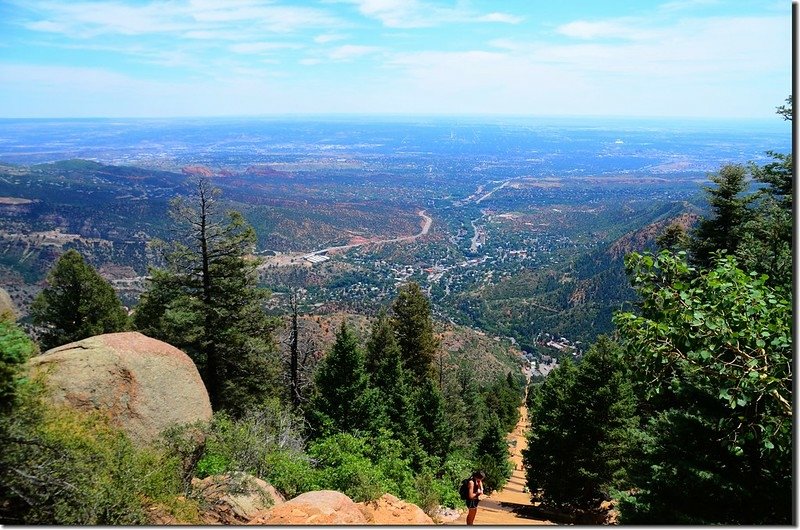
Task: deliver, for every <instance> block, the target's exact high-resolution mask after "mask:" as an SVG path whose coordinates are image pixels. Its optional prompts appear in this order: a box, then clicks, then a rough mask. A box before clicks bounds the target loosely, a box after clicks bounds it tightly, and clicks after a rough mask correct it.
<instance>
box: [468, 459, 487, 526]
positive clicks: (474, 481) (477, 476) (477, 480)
mask: <svg viewBox="0 0 800 530" xmlns="http://www.w3.org/2000/svg"><path fill="white" fill-rule="evenodd" d="M484 478H486V473H484V472H483V471H475V472H474V473H473V474H472V477H471V478H470V479H469V482H467V499H466V501H467V508H468V509H469V511H468V512H467V524H472V523H473V521H475V514H477V513H478V502H480V497H481V495H483V479H484Z"/></svg>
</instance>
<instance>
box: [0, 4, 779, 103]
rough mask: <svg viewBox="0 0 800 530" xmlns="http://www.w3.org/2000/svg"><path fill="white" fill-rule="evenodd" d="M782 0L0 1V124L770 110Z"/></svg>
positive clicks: (775, 89) (776, 73) (776, 85)
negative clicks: (24, 119)
mask: <svg viewBox="0 0 800 530" xmlns="http://www.w3.org/2000/svg"><path fill="white" fill-rule="evenodd" d="M791 8H792V6H791V3H790V2H789V1H788V0H663V1H650V0H629V1H620V0H573V1H566V0H504V1H501V0H454V1H445V0H440V1H434V0H316V1H312V0H305V1H300V0H224V1H223V0H150V1H147V0H142V1H125V0H118V1H114V2H90V1H82V0H75V1H59V0H18V1H17V0H10V1H7V0H0V35H2V38H0V118H22V117H30V118H54V117H178V116H263V115H306V114H367V115H503V116H529V115H533V116H615V117H637V116H638V117H645V116H646V117H676V118H677V117H694V118H719V117H729V118H770V117H774V116H775V107H776V106H778V105H780V104H782V103H783V101H784V99H785V98H786V97H787V96H788V95H789V94H790V93H791V91H792V76H791V72H792V64H791V49H792V35H791Z"/></svg>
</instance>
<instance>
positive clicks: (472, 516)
mask: <svg viewBox="0 0 800 530" xmlns="http://www.w3.org/2000/svg"><path fill="white" fill-rule="evenodd" d="M476 513H478V509H477V508H470V509H469V511H468V512H467V524H472V521H474V520H475V514H476Z"/></svg>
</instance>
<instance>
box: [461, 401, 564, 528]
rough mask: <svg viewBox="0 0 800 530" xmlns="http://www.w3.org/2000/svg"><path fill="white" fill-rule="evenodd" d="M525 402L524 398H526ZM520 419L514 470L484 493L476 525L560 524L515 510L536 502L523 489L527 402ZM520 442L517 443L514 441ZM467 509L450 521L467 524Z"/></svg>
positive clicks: (513, 435)
mask: <svg viewBox="0 0 800 530" xmlns="http://www.w3.org/2000/svg"><path fill="white" fill-rule="evenodd" d="M523 403H524V401H523ZM519 415H520V419H519V422H518V423H517V426H516V427H515V428H514V431H513V432H512V433H511V434H509V435H508V440H509V441H511V442H512V445H511V447H510V450H511V464H512V465H513V466H514V472H513V473H512V475H511V478H510V479H509V481H508V482H507V483H506V485H505V487H504V488H503V489H502V490H500V491H495V492H493V493H492V494H491V495H488V496H486V497H483V498H482V499H481V502H480V504H479V505H478V514H477V515H476V516H475V524H476V525H549V524H556V523H554V522H552V521H548V520H546V519H532V518H530V517H526V516H524V515H518V514H516V513H514V510H515V509H519V508H522V507H525V506H533V503H531V496H530V494H529V493H523V491H522V488H523V487H525V468H524V467H523V466H522V450H523V449H525V448H526V447H527V444H528V442H527V440H526V438H525V433H526V432H527V431H528V408H527V407H525V406H524V405H523V406H522V407H520V408H519ZM514 442H516V443H514ZM466 523H467V512H466V509H465V510H464V513H462V514H461V517H459V518H458V519H456V520H455V521H452V522H451V523H449V524H454V525H456V524H466Z"/></svg>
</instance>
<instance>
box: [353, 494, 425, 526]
mask: <svg viewBox="0 0 800 530" xmlns="http://www.w3.org/2000/svg"><path fill="white" fill-rule="evenodd" d="M358 508H359V510H361V513H363V514H364V517H365V518H366V519H367V521H368V522H369V523H370V524H379V525H400V524H401V525H409V524H433V519H431V518H430V516H428V514H426V513H425V512H424V511H422V508H420V507H419V506H417V505H416V504H411V503H409V502H406V501H403V500H400V499H398V498H397V497H395V496H394V495H391V494H389V493H386V494H384V495H383V497H381V498H380V499H377V500H374V501H370V502H361V503H358Z"/></svg>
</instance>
